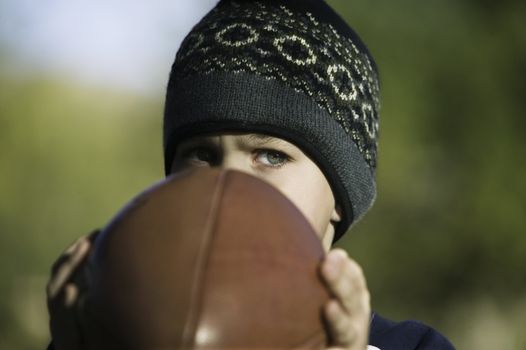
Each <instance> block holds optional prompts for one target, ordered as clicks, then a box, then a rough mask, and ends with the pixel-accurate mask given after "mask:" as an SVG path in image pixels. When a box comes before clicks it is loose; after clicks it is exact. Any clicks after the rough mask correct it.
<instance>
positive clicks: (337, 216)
mask: <svg viewBox="0 0 526 350" xmlns="http://www.w3.org/2000/svg"><path fill="white" fill-rule="evenodd" d="M341 220H342V211H341V209H340V206H339V205H338V204H336V205H335V206H334V209H333V210H332V213H331V222H333V223H336V222H340V221H341Z"/></svg>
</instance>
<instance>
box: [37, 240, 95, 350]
mask: <svg viewBox="0 0 526 350" xmlns="http://www.w3.org/2000/svg"><path fill="white" fill-rule="evenodd" d="M97 233H98V231H94V232H93V233H92V234H91V235H89V236H83V237H81V238H79V239H78V240H77V241H76V242H75V243H73V244H72V245H71V246H70V247H69V248H68V249H67V250H66V251H65V252H64V253H63V254H62V255H61V256H60V257H59V258H58V259H57V261H56V262H55V263H54V264H53V267H52V269H51V278H50V280H49V283H48V285H47V305H48V311H49V327H50V330H51V336H52V338H53V346H54V349H55V350H80V349H81V344H80V335H79V333H78V329H77V324H76V319H75V313H74V308H73V306H74V305H75V303H76V302H77V299H78V294H79V286H77V285H76V284H74V283H73V282H72V281H71V279H72V276H73V274H74V273H75V272H76V271H77V270H78V268H79V266H80V265H81V264H82V263H83V262H84V260H85V258H86V256H87V255H88V253H89V250H90V247H91V242H92V241H93V239H94V238H95V236H96V234H97Z"/></svg>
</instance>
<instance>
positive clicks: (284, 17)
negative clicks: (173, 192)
mask: <svg viewBox="0 0 526 350" xmlns="http://www.w3.org/2000/svg"><path fill="white" fill-rule="evenodd" d="M284 3H286V4H287V5H286V6H285V5H283V4H284ZM378 112H379V82H378V74H377V71H376V66H375V64H374V61H373V60H372V58H371V56H370V54H369V53H368V51H367V49H366V48H365V46H364V45H363V43H362V42H361V41H360V39H359V38H358V37H357V35H356V34H355V33H354V32H353V31H352V30H351V29H350V28H349V27H348V26H347V25H346V24H345V23H344V22H343V20H341V18H340V17H338V16H337V15H336V14H335V13H334V12H333V11H332V9H330V7H329V6H328V5H326V4H325V2H323V1H322V0H301V1H300V0H289V1H286V2H284V1H279V0H258V1H257V0H254V1H249V0H244V1H243V0H237V1H235V0H223V1H221V2H220V3H219V4H218V5H217V6H216V7H215V8H214V9H213V10H212V11H210V12H209V13H208V14H207V15H206V16H205V17H204V18H203V19H202V20H201V21H200V22H199V23H198V24H197V25H196V26H195V27H194V28H193V29H192V31H191V32H190V33H189V34H188V36H187V37H186V38H185V40H184V41H183V43H182V45H181V48H180V49H179V51H178V53H177V56H176V59H175V62H174V64H173V67H172V72H171V75H170V81H169V83H168V92H167V100H166V109H165V119H164V141H165V166H166V171H167V173H168V172H169V171H170V168H171V162H172V158H173V154H174V151H175V147H176V145H177V143H178V142H179V140H180V139H181V137H183V136H187V135H189V134H191V133H198V132H213V131H220V130H223V131H227V130H232V131H233V130H236V131H243V130H244V131H247V132H262V133H263V132H265V133H267V134H272V135H275V136H279V137H282V138H286V139H288V140H289V141H291V142H293V143H295V144H296V145H298V146H300V148H302V149H303V150H304V151H305V152H307V153H309V155H310V156H311V157H312V158H313V159H314V161H315V162H316V163H317V164H318V165H319V166H320V168H321V169H322V171H323V172H324V174H325V175H326V176H327V178H328V180H329V183H331V187H332V189H333V193H334V195H335V197H336V198H337V202H338V204H340V205H341V206H342V209H343V212H344V213H343V214H344V215H343V216H344V218H345V219H344V220H343V221H344V222H343V223H342V224H341V225H339V228H338V230H337V237H340V236H341V235H342V234H343V232H345V230H346V229H347V228H348V227H349V226H350V224H351V223H352V222H354V221H356V220H357V219H359V218H360V217H361V216H362V215H363V214H364V213H365V212H366V211H367V209H368V208H369V207H370V206H371V205H372V203H373V201H374V198H375V194H376V190H375V184H374V172H375V167H376V149H377V136H378ZM183 131H184V133H183Z"/></svg>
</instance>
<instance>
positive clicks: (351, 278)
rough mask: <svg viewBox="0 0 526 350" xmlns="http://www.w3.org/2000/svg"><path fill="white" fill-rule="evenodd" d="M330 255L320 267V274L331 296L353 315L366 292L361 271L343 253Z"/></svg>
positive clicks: (335, 252)
mask: <svg viewBox="0 0 526 350" xmlns="http://www.w3.org/2000/svg"><path fill="white" fill-rule="evenodd" d="M330 254H331V255H328V256H327V259H326V261H325V265H324V266H322V274H324V278H325V280H326V282H327V285H328V287H329V290H330V291H331V292H332V294H333V295H334V296H335V297H336V298H337V299H338V300H339V301H340V303H341V304H342V306H343V307H344V308H345V310H346V311H347V312H348V313H353V312H354V310H355V308H357V307H360V306H361V304H362V303H361V299H362V298H361V296H362V294H364V293H366V292H367V287H366V284H365V277H364V275H363V272H362V269H361V268H360V266H359V265H358V264H357V263H356V262H354V261H353V260H352V259H350V258H349V257H348V255H347V254H346V253H344V252H337V251H334V254H333V252H331V253H330Z"/></svg>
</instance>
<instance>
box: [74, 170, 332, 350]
mask: <svg viewBox="0 0 526 350" xmlns="http://www.w3.org/2000/svg"><path fill="white" fill-rule="evenodd" d="M323 255H324V253H323V249H322V246H321V243H320V241H319V240H318V238H317V237H316V234H315V232H314V231H313V228H312V227H311V226H310V224H309V223H308V221H307V220H306V218H305V217H304V216H303V215H302V214H301V213H300V211H299V210H298V209H297V208H296V207H295V206H294V205H293V204H292V202H290V201H289V200H288V199H287V198H286V197H285V196H283V195H282V194H281V193H280V192H279V191H278V190H277V189H275V188H274V187H272V186H271V185H269V184H267V183H265V182H264V181H262V180H259V179H257V178H255V177H253V176H250V175H247V174H244V173H241V172H238V171H232V170H219V169H209V168H200V169H196V170H191V171H186V172H183V173H181V174H178V175H174V176H171V177H169V178H167V179H166V180H164V181H162V182H160V183H158V184H156V185H154V186H153V187H151V188H149V189H148V190H146V191H145V192H143V193H142V194H140V195H139V196H137V197H136V198H135V199H134V200H132V201H131V202H130V203H129V204H128V205H127V206H126V207H124V208H123V209H122V210H121V211H120V212H119V213H118V215H117V216H116V217H115V218H114V219H113V220H112V221H111V222H110V223H109V225H108V226H107V227H106V228H105V229H104V230H103V231H102V232H101V233H100V235H99V236H98V237H97V239H96V241H95V245H94V249H93V252H92V253H91V255H90V257H89V259H88V262H87V269H86V270H85V271H86V272H87V278H88V287H87V290H86V291H85V292H84V295H83V298H82V302H81V303H80V307H79V309H78V316H79V317H78V319H79V323H80V329H81V333H82V338H83V341H84V343H85V344H86V348H87V349H90V350H95V349H97V350H100V349H140V350H146V349H148V350H150V349H151V350H153V349H158V350H160V349H166V350H167V349H232V348H258V349H299V348H301V349H323V348H325V345H326V343H327V339H326V335H325V331H324V327H323V322H322V317H321V312H322V307H323V305H324V304H325V303H326V302H327V300H328V298H329V295H328V294H327V292H326V290H325V288H324V287H323V285H322V282H321V280H320V279H319V277H318V265H319V262H320V261H321V259H322V258H323Z"/></svg>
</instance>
